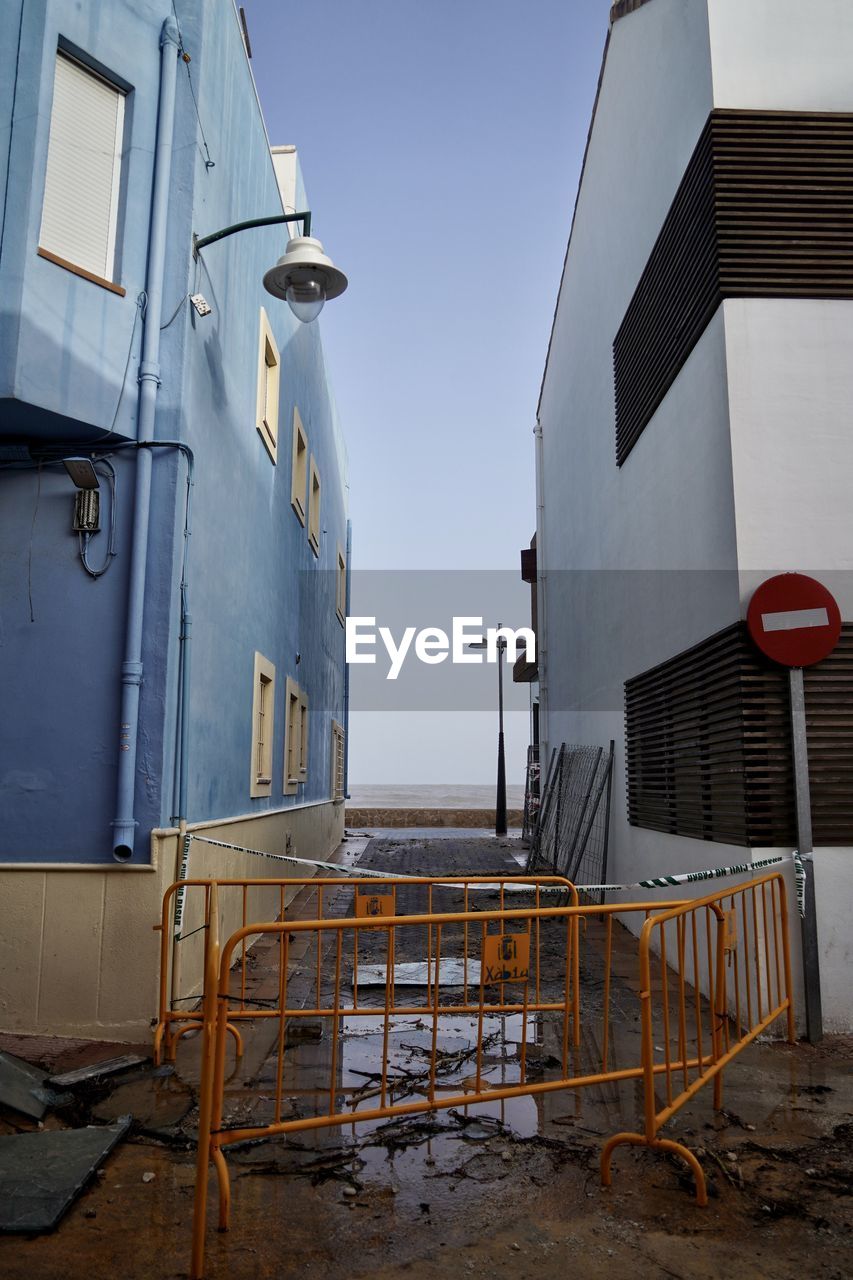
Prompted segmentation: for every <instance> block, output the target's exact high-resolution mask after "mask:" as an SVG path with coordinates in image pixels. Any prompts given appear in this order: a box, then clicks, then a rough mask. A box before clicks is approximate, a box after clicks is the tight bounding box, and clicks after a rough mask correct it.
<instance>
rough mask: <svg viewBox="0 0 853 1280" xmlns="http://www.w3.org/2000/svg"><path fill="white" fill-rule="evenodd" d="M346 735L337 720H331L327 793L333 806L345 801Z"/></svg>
mask: <svg viewBox="0 0 853 1280" xmlns="http://www.w3.org/2000/svg"><path fill="white" fill-rule="evenodd" d="M345 752H346V734H345V732H344V727H343V725H342V724H339V723H338V721H337V720H334V719H333V720H332V734H331V753H332V760H331V767H330V770H329V792H330V794H331V798H332V801H333V802H334V803H335V804H343V802H344V800H345V799H346V795H345V790H346V788H345V785H344V768H345V760H346V755H345Z"/></svg>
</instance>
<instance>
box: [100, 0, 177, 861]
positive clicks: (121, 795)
mask: <svg viewBox="0 0 853 1280" xmlns="http://www.w3.org/2000/svg"><path fill="white" fill-rule="evenodd" d="M178 44H179V41H178V27H177V23H176V22H175V20H174V18H172V17H169V18H167V19H166V21H165V22H164V23H163V26H162V29H161V32H160V102H159V112H158V117H157V144H156V150H155V153H154V190H153V195H152V200H151V227H150V231H149V237H148V269H147V277H146V282H145V288H146V295H147V299H148V301H147V304H146V308H145V320H144V331H143V339H142V361H141V364H140V368H139V419H138V426H137V433H136V438H137V441H138V443H140V444H143V445H144V444H146V443H149V442H151V441H153V439H154V420H155V412H156V407H157V390H158V388H159V386H160V363H159V359H160V318H161V314H162V307H163V270H164V265H165V260H166V224H167V218H168V212H169V182H170V177H171V170H172V133H173V129H174V122H175V82H176V79H177V70H178ZM151 465H152V457H151V450H150V449H145V448H143V449H140V450H139V453H138V455H137V462H136V494H135V498H134V510H133V541H132V544H131V552H130V581H129V588H128V605H127V630H126V633H125V651H124V652H125V656H124V662H123V663H122V668H121V724H120V730H119V752H118V785H117V796H116V816H115V819H114V821H113V824H112V827H113V857H114V858H115V859H116V861H117V862H129V861H130V859H131V858H132V857H133V844H134V833H135V830H136V826H137V823H136V819H135V817H134V790H135V786H136V749H137V737H138V731H139V689H140V685H141V684H142V623H143V613H144V608H145V580H146V576H147V568H148V524H149V517H150V512H151Z"/></svg>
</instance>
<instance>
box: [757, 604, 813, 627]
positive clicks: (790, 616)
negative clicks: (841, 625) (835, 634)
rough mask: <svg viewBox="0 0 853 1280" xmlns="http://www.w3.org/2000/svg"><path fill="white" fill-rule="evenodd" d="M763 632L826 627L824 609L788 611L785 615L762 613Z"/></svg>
mask: <svg viewBox="0 0 853 1280" xmlns="http://www.w3.org/2000/svg"><path fill="white" fill-rule="evenodd" d="M761 624H762V626H763V627H764V630H765V631H798V630H799V629H800V627H828V626H829V614H828V613H827V612H826V609H789V610H788V611H787V612H785V613H762V615H761Z"/></svg>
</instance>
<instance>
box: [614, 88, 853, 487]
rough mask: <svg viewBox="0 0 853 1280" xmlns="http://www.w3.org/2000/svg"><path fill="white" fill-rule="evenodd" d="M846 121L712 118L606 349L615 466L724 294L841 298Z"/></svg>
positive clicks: (851, 293)
mask: <svg viewBox="0 0 853 1280" xmlns="http://www.w3.org/2000/svg"><path fill="white" fill-rule="evenodd" d="M852 212H853V114H829V113H822V112H820V113H816V112H782V111H778V112H777V111H772V112H770V111H722V110H719V111H712V112H711V115H710V117H709V118H708V122H707V124H706V125H705V128H704V129H703V131H702V134H701V136H700V138H699V141H698V143H697V146H696V149H695V151H694V152H693V155H692V157H691V159H690V162H689V163H688V166H687V169H686V170H685V173H684V177H683V179H682V181H681V183H680V185H679V187H678V190H677V192H676V194H675V198H674V200H673V202H672V205H671V206H670V210H669V213H668V214H667V216H666V219H665V221H664V224H663V227H662V229H661V232H660V234H659V236H658V238H657V241H656V242H655V245H654V248H653V249H652V252H651V255H650V256H649V259H648V262H647V264H646V266H645V268H644V270H643V274H642V276H641V277H640V281H639V283H638V285H637V288H636V290H635V291H634V295H633V297H632V299H631V301H630V303H629V305H628V309H627V311H626V313H625V317H624V319H623V321H622V324H621V325H620V327H619V331H618V333H617V334H616V338H615V340H614V343H613V367H614V381H615V395H616V461H617V463H618V464H619V465H620V466H621V465H622V463H623V462H624V461H625V459H626V458H627V457H628V454H629V453H630V452H631V450H632V449H633V447H634V445H635V444H636V442H637V439H638V438H639V436H640V434H641V433H642V431H643V429H644V428H645V426H646V425H647V423H648V422H649V419H650V418H651V416H652V414H653V413H654V412H655V410H656V408H657V407H658V405H659V404H660V402H661V400H662V399H663V397H664V396H665V395H666V392H667V390H668V389H669V387H670V386H671V385H672V382H673V381H674V379H675V377H676V375H677V374H678V372H679V370H680V369H681V367H682V365H683V364H684V362H685V361H686V360H687V358H688V356H689V355H690V352H691V351H692V350H693V347H694V346H695V345H696V342H697V341H698V340H699V338H700V336H701V334H702V333H703V331H704V329H705V327H706V325H707V324H708V322H709V320H710V319H711V317H712V316H713V314H714V312H715V311H716V309H717V307H718V306H719V303H720V302H721V301H722V299H723V298H727V297H755V298H758V297H789V298H795V297H806V298H853V217H851V213H852Z"/></svg>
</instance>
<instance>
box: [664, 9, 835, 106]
mask: <svg viewBox="0 0 853 1280" xmlns="http://www.w3.org/2000/svg"><path fill="white" fill-rule="evenodd" d="M692 2H693V0H688V3H692ZM701 2H702V3H703V4H704V3H705V0H701ZM656 3H657V0H655V4H656ZM653 7H654V6H653ZM708 28H709V34H710V47H711V59H712V69H713V70H712V74H713V84H714V106H715V107H734V108H740V109H741V110H744V109H746V108H752V109H754V110H757V111H785V110H796V111H850V109H851V84H853V76H851V67H853V5H851V4H850V0H708Z"/></svg>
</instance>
